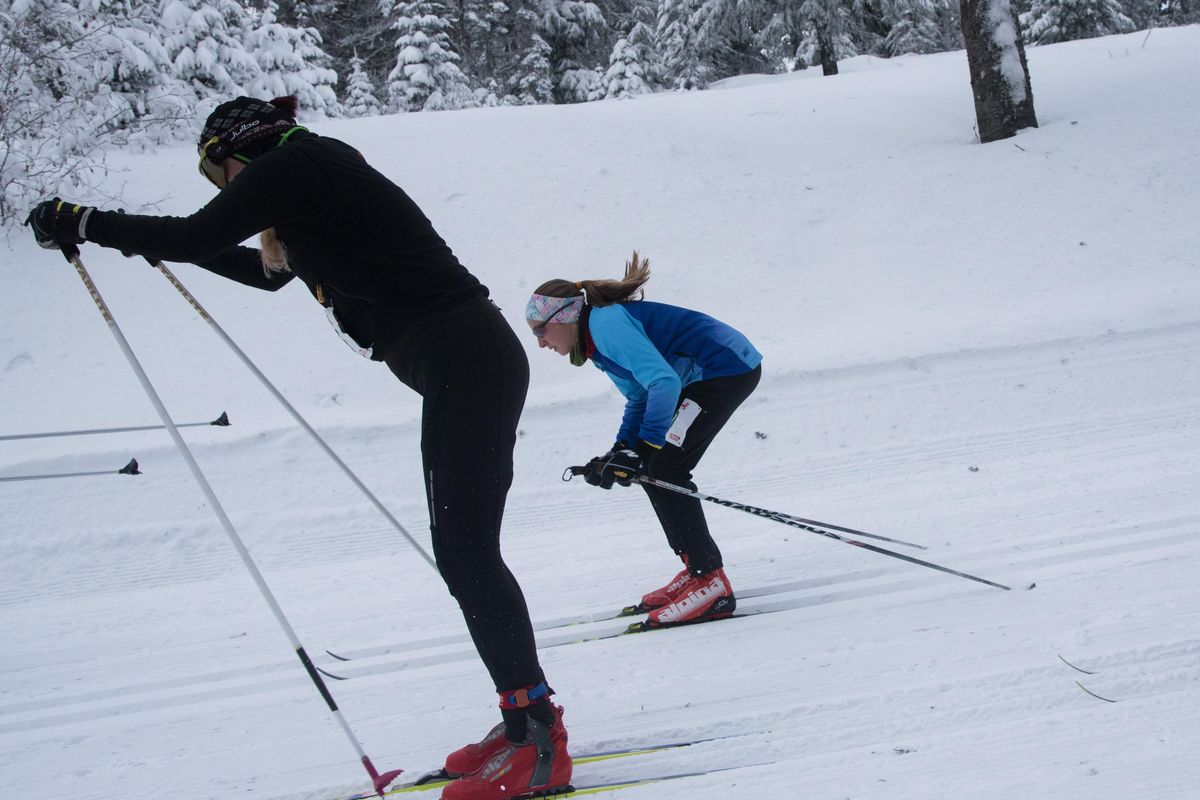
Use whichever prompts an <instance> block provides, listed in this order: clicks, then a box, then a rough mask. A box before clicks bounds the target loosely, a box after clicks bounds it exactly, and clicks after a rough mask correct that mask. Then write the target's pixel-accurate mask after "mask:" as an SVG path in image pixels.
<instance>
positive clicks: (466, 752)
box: [442, 722, 508, 778]
mask: <svg viewBox="0 0 1200 800" xmlns="http://www.w3.org/2000/svg"><path fill="white" fill-rule="evenodd" d="M507 745H508V739H506V738H505V737H504V723H503V722H501V723H499V724H498V725H496V727H494V728H492V729H491V730H490V731H488V735H487V736H485V737H483V739H481V740H480V741H478V742H475V743H474V744H469V745H466V746H465V747H460V748H458V749H457V750H455V751H454V752H453V753H451V754H450V755H448V756H446V766H444V767H442V775H443V776H444V777H447V778H458V777H461V776H463V775H469V774H471V773H472V772H475V771H476V770H478V769H479V768H480V767H482V766H483V765H484V764H486V763H487V762H488V759H490V758H491V757H492V756H494V755H496V753H499V752H500V751H501V750H503V749H504V748H505V747H506V746H507Z"/></svg>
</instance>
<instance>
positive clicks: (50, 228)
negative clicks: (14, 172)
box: [25, 197, 95, 251]
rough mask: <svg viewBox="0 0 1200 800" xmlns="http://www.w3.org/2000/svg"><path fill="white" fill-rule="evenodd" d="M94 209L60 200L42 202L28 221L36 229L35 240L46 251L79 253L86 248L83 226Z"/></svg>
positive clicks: (34, 231)
mask: <svg viewBox="0 0 1200 800" xmlns="http://www.w3.org/2000/svg"><path fill="white" fill-rule="evenodd" d="M94 210H95V209H93V208H92V207H91V206H80V205H75V204H72V203H68V202H65V201H64V200H61V199H60V198H57V197H56V198H54V199H53V200H43V201H42V202H40V203H38V204H37V207H36V208H34V209H33V211H30V212H29V216H28V217H27V218H26V220H25V224H26V225H28V226H29V227H31V228H33V238H34V239H36V240H37V243H38V245H39V246H41V247H44V248H46V249H47V250H66V251H72V250H75V249H76V245H80V244H83V242H84V238H83V226H84V224H85V223H86V222H87V218H88V216H89V215H90V214H91V213H92V211H94Z"/></svg>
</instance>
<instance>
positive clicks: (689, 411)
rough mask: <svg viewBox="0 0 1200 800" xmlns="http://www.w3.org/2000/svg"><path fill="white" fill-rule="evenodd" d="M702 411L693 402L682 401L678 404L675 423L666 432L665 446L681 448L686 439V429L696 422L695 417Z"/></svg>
mask: <svg viewBox="0 0 1200 800" xmlns="http://www.w3.org/2000/svg"><path fill="white" fill-rule="evenodd" d="M703 410H704V409H702V408H701V407H700V406H699V404H697V403H696V401H695V400H684V401H683V402H682V403H680V404H679V410H678V411H676V412H675V421H674V422H672V423H671V429H670V430H668V431H667V444H673V445H675V446H676V447H683V440H684V439H686V438H687V432H688V428H690V427H692V423H693V422H695V421H696V417H698V416H700V412H702V411H703Z"/></svg>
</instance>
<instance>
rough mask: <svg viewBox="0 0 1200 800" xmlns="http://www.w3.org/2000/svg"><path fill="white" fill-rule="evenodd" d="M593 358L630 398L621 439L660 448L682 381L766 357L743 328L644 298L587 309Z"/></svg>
mask: <svg viewBox="0 0 1200 800" xmlns="http://www.w3.org/2000/svg"><path fill="white" fill-rule="evenodd" d="M587 334H588V339H589V341H588V342H587V344H588V345H589V346H588V356H589V357H590V358H591V359H592V363H593V364H595V365H596V367H597V368H598V369H599V370H600V371H601V372H604V373H605V374H607V375H608V377H609V378H611V379H612V382H613V383H615V384H616V386H617V389H619V390H620V392H621V394H622V395H624V396H625V401H626V402H625V416H624V417H623V418H622V420H621V428H620V430H619V431H618V432H617V438H616V441H618V442H624V443H625V444H627V445H630V446H632V445H634V444H636V442H637V440H638V439H642V440H643V441H645V442H647V443H649V444H652V445H655V446H661V445H662V444H663V442H664V441H665V440H666V434H667V430H668V429H669V428H670V427H671V420H672V418H673V417H674V416H675V407H676V406H677V405H678V403H679V395H680V393H681V392H682V391H683V388H684V387H685V386H688V385H690V384H693V383H696V382H697V381H702V380H707V379H709V378H724V377H729V376H731V375H742V374H744V373H746V372H749V371H750V370H752V369H754V368H755V367H757V366H758V365H759V363H760V362H761V361H762V354H761V353H759V352H758V350H756V349H754V345H752V344H750V340H749V339H747V338H746V337H745V336H744V335H742V334H741V333H740V332H738V331H737V330H735V329H734V328H732V327H730V326H729V325H726V324H725V323H724V322H721V321H720V320H717V319H714V318H712V317H710V316H708V315H707V314H702V313H700V312H699V311H692V310H690V309H686V308H680V307H679V306H672V305H667V304H665V303H651V302H648V301H644V300H640V301H635V302H631V303H618V304H616V305H611V306H600V307H595V308H590V309H589V313H588V316H587Z"/></svg>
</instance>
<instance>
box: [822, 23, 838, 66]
mask: <svg viewBox="0 0 1200 800" xmlns="http://www.w3.org/2000/svg"><path fill="white" fill-rule="evenodd" d="M817 49H818V50H819V51H820V53H821V74H822V75H837V74H838V67H837V53H836V52H835V51H834V49H833V37H832V36H830V35H829V28H828V27H826V26H825V25H821V24H818V25H817Z"/></svg>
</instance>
